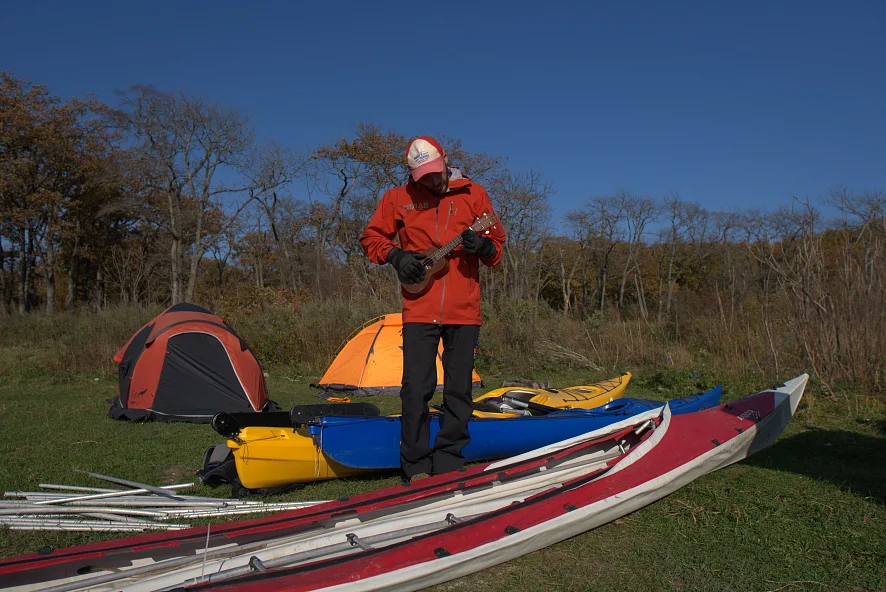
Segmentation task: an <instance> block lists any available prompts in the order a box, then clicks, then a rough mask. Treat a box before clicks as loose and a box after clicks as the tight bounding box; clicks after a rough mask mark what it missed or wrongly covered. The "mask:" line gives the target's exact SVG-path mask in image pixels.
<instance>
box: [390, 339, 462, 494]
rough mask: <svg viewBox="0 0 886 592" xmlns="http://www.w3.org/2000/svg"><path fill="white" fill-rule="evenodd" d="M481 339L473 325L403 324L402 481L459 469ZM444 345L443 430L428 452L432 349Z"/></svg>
mask: <svg viewBox="0 0 886 592" xmlns="http://www.w3.org/2000/svg"><path fill="white" fill-rule="evenodd" d="M479 336H480V327H479V326H475V325H435V324H432V323H404V324H403V387H402V388H401V389H400V400H401V401H402V403H403V416H402V418H401V420H400V466H401V467H402V468H403V472H404V473H405V475H406V477H407V478H409V477H412V476H413V475H416V474H418V473H429V474H430V473H434V474H440V473H446V472H448V471H455V470H457V469H460V468H461V467H462V466H463V465H464V463H465V459H464V457H463V456H462V455H461V450H462V448H464V447H465V446H466V445H467V444H468V442H470V441H471V437H470V435H469V434H468V420H469V419H470V418H471V414H472V413H473V412H474V406H473V403H472V400H471V371H472V370H473V369H474V348H475V347H476V346H477V339H478V338H479ZM441 338H442V339H443V425H442V426H441V427H440V431H439V432H438V433H437V438H436V439H435V440H434V447H433V449H431V447H430V425H429V420H428V415H429V414H428V402H429V401H430V400H431V398H432V397H433V396H434V388H435V387H436V386H437V362H436V358H437V348H438V346H439V344H440V339H441Z"/></svg>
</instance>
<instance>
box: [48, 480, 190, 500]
mask: <svg viewBox="0 0 886 592" xmlns="http://www.w3.org/2000/svg"><path fill="white" fill-rule="evenodd" d="M193 486H194V484H193V483H180V484H178V485H164V486H162V487H160V489H170V490H176V489H185V488H188V487H193ZM152 489H153V488H152ZM152 489H147V488H141V489H121V490H119V491H114V492H111V493H94V494H91V495H79V496H75V497H62V498H59V499H46V500H43V501H39V502H37V503H38V504H65V503H68V502H80V501H86V500H97V499H106V498H111V497H124V496H128V495H132V494H133V493H154V491H152Z"/></svg>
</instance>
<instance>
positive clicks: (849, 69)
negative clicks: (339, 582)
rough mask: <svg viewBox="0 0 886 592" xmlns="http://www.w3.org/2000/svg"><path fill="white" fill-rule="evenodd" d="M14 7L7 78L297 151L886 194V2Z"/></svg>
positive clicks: (570, 178) (660, 191) (720, 199)
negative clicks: (135, 101)
mask: <svg viewBox="0 0 886 592" xmlns="http://www.w3.org/2000/svg"><path fill="white" fill-rule="evenodd" d="M578 4H579V3H577V2H570V3H569V5H573V6H572V7H568V6H567V3H560V2H552V1H548V2H543V3H522V2H474V3H458V2H450V3H418V2H411V3H388V2H360V3H350V2H322V3H321V2H311V3H307V2H251V3H245V2H220V1H219V2H191V1H187V0H179V1H178V2H175V3H170V2H163V1H152V2H139V3H133V2H106V3H105V2H87V1H83V2H38V1H34V2H14V1H13V0H2V1H0V22H4V27H3V30H4V34H3V36H0V68H2V69H6V68H14V69H15V72H16V75H18V76H20V77H25V78H30V79H31V80H32V81H34V82H40V83H44V84H47V85H48V86H49V88H50V90H51V91H52V92H54V93H57V94H60V95H62V96H63V97H65V98H67V97H70V96H72V95H74V94H84V93H87V92H93V93H96V94H98V95H99V96H100V98H102V99H103V100H105V101H106V102H109V103H111V104H113V103H114V102H115V101H116V96H115V94H114V91H115V90H117V89H125V88H126V87H128V86H130V85H132V84H153V85H155V86H157V87H158V88H160V89H163V90H177V89H179V88H182V89H184V90H186V91H192V92H198V93H202V94H203V95H205V96H207V97H209V98H211V99H214V100H217V101H220V102H223V103H229V104H234V105H237V106H238V107H240V108H242V109H243V110H244V111H245V112H246V113H248V114H249V115H250V116H251V117H252V119H253V120H254V121H255V123H256V126H257V129H258V131H259V133H260V134H261V135H262V136H266V137H271V138H275V139H277V140H279V141H281V142H283V143H284V144H287V145H289V146H292V147H294V148H298V149H306V148H310V147H313V146H316V145H318V144H320V143H324V142H329V141H332V140H334V139H336V138H339V137H342V136H346V135H349V134H350V133H351V132H352V130H353V126H354V124H356V123H358V122H371V123H377V124H380V125H383V126H387V127H390V128H392V129H395V130H397V131H400V132H402V133H404V134H407V135H418V134H424V133H429V132H430V133H433V132H438V131H439V132H443V133H446V134H448V135H450V136H457V137H461V138H462V139H463V141H464V145H465V147H466V148H468V149H470V150H478V151H487V152H490V153H494V154H500V155H503V156H506V157H507V158H508V159H509V165H510V167H511V168H512V169H514V170H515V171H522V170H528V169H530V168H532V169H534V170H536V171H539V172H541V173H542V174H543V175H544V176H545V177H546V178H547V179H549V180H550V181H551V182H552V183H553V184H554V186H555V188H556V190H557V195H556V196H555V198H554V200H553V201H554V205H555V210H556V211H557V212H562V211H564V210H566V209H568V208H570V207H573V206H576V205H578V204H579V203H581V202H582V201H584V199H586V198H587V197H589V196H592V195H601V194H607V193H611V192H613V191H615V190H616V189H617V188H627V189H630V190H631V191H633V192H635V193H639V194H644V195H649V196H653V197H660V196H662V195H665V194H669V193H671V192H678V193H680V195H681V196H683V197H684V198H685V199H688V200H692V201H698V202H700V203H701V204H702V205H704V206H705V207H708V208H711V209H725V210H733V209H740V208H745V207H761V208H771V207H774V206H777V205H780V204H787V203H789V200H790V195H791V194H792V193H793V194H796V195H800V196H809V197H811V198H818V197H820V196H822V195H824V194H825V193H826V192H827V191H828V190H829V189H831V188H833V187H836V186H843V185H847V186H849V187H851V188H852V189H854V190H856V191H863V190H876V189H884V190H886V108H884V104H886V44H884V43H883V39H884V37H886V35H884V33H886V2H883V1H882V0H880V1H876V2H851V1H848V2H845V1H844V2H839V3H838V2H816V1H807V2H760V3H756V2H734V3H729V4H726V3H721V2H625V1H623V2H608V3H602V2H597V3H584V4H583V5H582V6H581V7H579V6H578Z"/></svg>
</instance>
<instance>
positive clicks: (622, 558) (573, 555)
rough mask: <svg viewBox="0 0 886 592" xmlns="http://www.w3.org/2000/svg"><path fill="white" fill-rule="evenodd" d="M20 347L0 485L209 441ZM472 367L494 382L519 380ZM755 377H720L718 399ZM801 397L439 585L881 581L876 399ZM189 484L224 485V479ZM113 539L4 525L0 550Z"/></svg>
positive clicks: (139, 469) (121, 465)
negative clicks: (667, 481)
mask: <svg viewBox="0 0 886 592" xmlns="http://www.w3.org/2000/svg"><path fill="white" fill-rule="evenodd" d="M25 355H26V354H25V353H23V352H22V351H21V350H20V349H17V350H15V351H12V352H11V351H10V349H9V348H5V349H4V348H0V368H3V367H5V368H6V369H7V370H6V371H4V372H3V379H2V381H0V417H2V418H3V430H2V431H0V454H2V459H3V461H2V463H0V489H3V490H7V491H8V490H35V489H37V484H38V483H41V482H55V483H67V484H77V485H100V484H98V483H96V482H95V481H94V480H92V479H90V478H89V477H86V476H84V475H81V474H78V473H74V472H73V471H72V469H75V468H79V469H86V470H91V471H94V472H98V473H104V474H109V475H114V476H118V477H123V478H128V479H132V480H136V481H142V482H148V483H154V484H166V483H173V482H184V481H190V480H192V479H194V472H195V471H196V470H197V469H198V468H199V465H200V462H201V458H202V454H203V451H204V450H205V448H206V447H207V446H210V445H213V444H217V443H220V442H221V441H222V440H221V438H220V437H219V436H217V435H216V434H215V433H214V432H213V431H212V430H211V429H210V428H209V427H208V426H204V425H193V424H155V423H148V424H130V423H124V422H115V421H111V420H110V419H108V418H107V417H105V413H106V411H107V408H108V404H107V403H106V402H105V399H106V398H109V397H111V396H113V394H114V388H115V381H114V376H113V375H112V374H111V373H110V372H107V371H105V372H92V373H89V372H83V371H79V372H52V373H33V372H24V373H23V372H17V371H15V369H14V368H12V366H14V365H16V364H14V363H13V361H12V359H11V356H14V357H15V359H21V358H22V356H25ZM4 364H5V365H4ZM298 370H299V369H298V368H286V367H280V368H277V369H271V370H270V378H269V389H270V392H271V393H272V396H273V398H274V399H276V400H277V401H278V402H280V403H281V405H282V406H283V407H284V408H288V406H290V405H292V404H296V403H310V402H317V401H318V399H316V398H315V396H314V394H315V390H314V389H311V388H310V387H308V386H307V385H308V384H309V383H310V382H312V381H313V380H316V378H317V377H316V376H304V375H299V374H297V371H298ZM481 370H482V369H481ZM615 374H617V372H616V371H608V372H592V373H589V372H587V371H580V370H573V371H564V370H550V371H545V372H536V373H533V374H532V376H531V377H532V378H533V379H536V380H547V381H550V382H552V383H554V384H560V385H566V384H578V383H582V382H585V381H589V380H596V379H600V378H607V377H609V376H612V375H615ZM484 378H485V379H486V381H487V383H488V384H489V385H490V386H495V385H497V384H498V383H499V382H500V381H501V380H502V379H503V378H516V376H513V375H507V376H506V375H492V374H490V373H488V374H487V375H485V376H484ZM523 378H527V376H524V377H523ZM713 384H714V381H713V380H712V378H711V377H709V376H695V375H690V374H689V373H686V372H673V371H666V372H648V371H640V372H638V373H637V374H636V378H635V381H634V383H633V384H632V386H631V387H630V388H629V395H631V396H640V397H647V398H655V399H667V398H672V397H680V396H685V395H687V394H691V393H692V392H697V391H698V390H701V389H703V388H707V387H709V386H713ZM764 386H766V384H765V383H764V384H755V385H751V384H733V383H726V394H725V396H724V398H726V399H730V398H736V397H739V396H741V395H743V394H747V393H749V392H752V391H754V390H759V388H762V387H764ZM438 397H439V395H438ZM809 401H812V402H813V404H812V405H810V404H809V402H806V403H803V404H802V405H801V408H800V410H799V412H798V414H797V416H796V417H795V419H794V421H793V422H792V423H791V424H790V425H789V427H788V430H787V431H786V433H785V434H784V435H783V436H782V437H781V438H780V439H779V440H778V441H777V442H776V443H775V444H774V445H773V446H771V447H770V448H768V449H767V450H765V451H763V452H761V453H759V454H757V455H756V456H754V457H752V458H751V459H748V460H747V461H745V462H742V463H739V464H737V465H734V466H732V467H729V468H727V469H725V470H722V471H719V472H717V473H714V474H712V475H709V476H706V477H704V478H701V479H699V480H697V481H695V482H693V483H692V484H690V485H688V486H687V487H685V488H683V489H681V490H680V491H678V492H676V493H675V494H673V495H671V496H669V497H667V498H665V499H663V500H661V501H659V502H657V503H655V504H653V505H651V506H648V507H646V508H644V509H642V510H640V511H638V512H635V513H633V514H631V515H628V516H626V517H624V518H622V519H621V520H618V521H616V522H614V523H611V524H608V525H606V526H603V527H601V528H598V529H596V530H594V531H591V532H588V533H585V534H583V535H581V536H578V537H575V538H572V539H570V540H567V541H564V542H562V543H560V544H557V545H553V546H552V547H549V548H546V549H544V550H541V551H538V552H536V553H532V554H529V555H527V556H525V557H522V558H519V559H517V560H514V561H511V562H508V563H506V564H503V565H500V566H498V567H495V568H492V569H489V570H486V571H484V572H481V573H478V574H475V575H472V576H468V577H466V578H462V579H460V580H456V581H454V582H450V583H447V584H444V585H441V586H439V587H437V590H475V589H484V590H513V589H521V590H549V589H557V590H586V589H614V590H643V589H668V590H853V591H859V590H882V589H886V575H884V568H883V566H884V565H886V476H884V467H886V411H884V409H883V408H882V407H881V406H880V404H878V403H876V402H874V400H873V399H867V398H861V397H856V398H854V399H852V398H846V399H842V400H840V401H828V400H824V399H814V398H811V399H809ZM373 402H375V403H377V404H379V406H380V407H381V408H382V410H383V411H385V412H395V411H397V408H398V399H397V398H396V397H380V398H376V399H373ZM398 482H399V477H398V475H396V474H394V473H382V474H379V475H375V476H372V477H369V478H361V479H356V478H353V479H342V480H338V481H328V482H324V483H316V484H310V485H308V486H306V487H305V488H304V489H302V490H300V491H296V492H293V493H290V494H287V495H285V496H279V497H278V498H274V499H285V500H293V501H294V500H314V499H330V498H334V497H339V496H342V495H352V494H355V493H358V492H362V491H368V490H372V489H375V488H378V487H384V486H389V485H394V484H396V483H398ZM193 493H196V494H198V495H217V496H227V495H229V489H227V488H224V487H222V488H216V489H211V488H208V487H205V486H200V487H198V488H195V490H193ZM112 537H114V535H108V534H86V533H63V532H60V533H53V532H48V533H41V532H36V533H28V532H18V531H5V532H0V556H11V555H16V554H22V553H30V552H34V551H35V550H37V549H39V548H41V547H44V546H47V545H48V546H52V547H56V548H57V547H62V546H68V545H75V544H81V543H85V542H89V541H94V540H101V539H106V538H112Z"/></svg>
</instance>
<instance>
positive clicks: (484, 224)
mask: <svg viewBox="0 0 886 592" xmlns="http://www.w3.org/2000/svg"><path fill="white" fill-rule="evenodd" d="M488 222H489V221H488V220H486V219H484V220H480V221H479V222H477V224H472V225H471V226H470V227H469V228H468V229H469V230H473V231H474V232H478V231H482V230H486V229H487V228H489V225H488ZM474 226H477V228H474ZM461 242H462V241H461V235H458V236H456V237H455V238H454V239H452V240H451V241H449V242H448V243H446V246H443V247H440V248H439V249H437V251H436V252H435V253H434V254H433V255H431V256H430V257H428V258H427V260H428V261H430V262H431V264H432V265H433V264H434V263H436V262H437V261H439V260H440V259H442V258H443V257H445V256H446V255H448V254H449V252H450V251H452V249H454V248H455V247H457V246H458V245H459V244H460V243H461ZM426 265H427V264H426Z"/></svg>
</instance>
